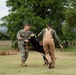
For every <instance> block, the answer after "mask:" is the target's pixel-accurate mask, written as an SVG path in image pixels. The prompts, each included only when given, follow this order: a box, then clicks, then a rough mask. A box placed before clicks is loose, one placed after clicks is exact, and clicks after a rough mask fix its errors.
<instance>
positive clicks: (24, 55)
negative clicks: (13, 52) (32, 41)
mask: <svg viewBox="0 0 76 75" xmlns="http://www.w3.org/2000/svg"><path fill="white" fill-rule="evenodd" d="M31 34H33V32H32V31H26V32H24V30H20V31H19V32H18V33H17V39H18V47H19V50H20V53H21V61H22V62H25V61H26V60H27V57H28V49H27V45H26V47H25V48H24V40H26V39H28V38H29V37H30V35H31ZM19 37H22V39H21V40H20V39H19Z"/></svg>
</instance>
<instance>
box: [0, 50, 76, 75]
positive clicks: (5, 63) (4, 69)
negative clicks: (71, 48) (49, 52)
mask: <svg viewBox="0 0 76 75" xmlns="http://www.w3.org/2000/svg"><path fill="white" fill-rule="evenodd" d="M56 57H57V59H56V67H55V68H54V69H48V67H47V66H44V65H43V59H42V56H41V54H39V53H37V52H29V57H28V60H27V62H26V63H27V65H28V66H27V67H21V66H20V64H21V61H20V54H19V53H18V54H17V55H11V56H0V75H76V53H74V52H70V53H68V52H57V51H56Z"/></svg>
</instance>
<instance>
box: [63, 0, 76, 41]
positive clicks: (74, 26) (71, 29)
mask: <svg viewBox="0 0 76 75" xmlns="http://www.w3.org/2000/svg"><path fill="white" fill-rule="evenodd" d="M70 3H71V4H70V5H69V6H70V7H68V8H66V9H67V10H66V12H65V19H66V21H65V25H63V28H62V30H63V33H64V35H65V36H66V39H68V40H75V39H76V0H70Z"/></svg>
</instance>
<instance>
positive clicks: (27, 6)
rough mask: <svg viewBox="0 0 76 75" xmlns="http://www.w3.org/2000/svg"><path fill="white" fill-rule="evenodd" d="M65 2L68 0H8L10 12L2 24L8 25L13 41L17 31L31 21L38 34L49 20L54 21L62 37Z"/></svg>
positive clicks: (34, 30)
mask: <svg viewBox="0 0 76 75" xmlns="http://www.w3.org/2000/svg"><path fill="white" fill-rule="evenodd" d="M65 2H66V0H45V1H44V0H7V2H6V5H7V6H8V7H10V10H9V12H10V13H9V15H8V16H5V17H3V18H2V21H3V24H2V25H6V26H7V27H8V34H9V35H10V37H11V40H12V41H13V43H14V42H15V40H16V34H17V32H18V31H19V30H20V29H22V28H23V27H24V24H25V23H30V24H31V30H33V32H35V34H38V33H39V32H40V31H41V30H42V29H43V28H44V27H46V25H47V23H48V22H52V23H53V27H54V29H56V31H57V33H58V35H59V36H60V37H61V35H62V30H61V29H62V25H61V22H63V20H64V13H63V10H64V4H65Z"/></svg>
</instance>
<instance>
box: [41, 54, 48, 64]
mask: <svg viewBox="0 0 76 75" xmlns="http://www.w3.org/2000/svg"><path fill="white" fill-rule="evenodd" d="M41 55H42V56H43V60H44V65H48V60H47V59H46V57H45V55H44V54H43V53H41Z"/></svg>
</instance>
